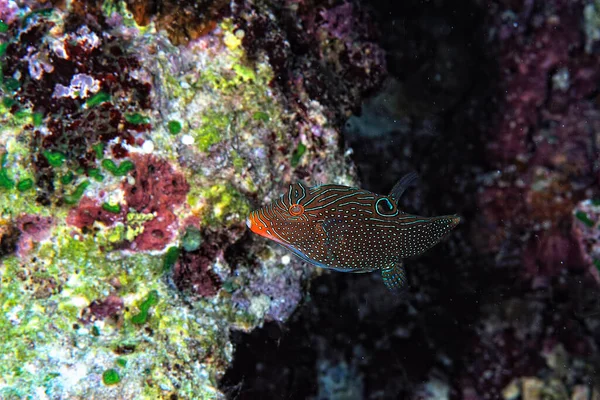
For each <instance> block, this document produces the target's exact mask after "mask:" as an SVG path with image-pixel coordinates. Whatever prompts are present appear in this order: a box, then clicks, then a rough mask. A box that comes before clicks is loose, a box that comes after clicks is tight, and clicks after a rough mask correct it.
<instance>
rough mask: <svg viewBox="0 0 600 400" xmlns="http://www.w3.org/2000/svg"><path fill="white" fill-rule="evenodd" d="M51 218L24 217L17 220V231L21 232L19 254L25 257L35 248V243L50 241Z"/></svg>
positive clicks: (18, 246)
mask: <svg viewBox="0 0 600 400" xmlns="http://www.w3.org/2000/svg"><path fill="white" fill-rule="evenodd" d="M52 222H53V220H52V218H51V217H42V216H39V215H29V214H27V215H22V216H20V217H19V218H17V220H16V226H17V229H19V231H20V232H21V234H20V236H19V242H18V244H17V253H18V255H19V256H21V257H22V256H24V255H25V254H27V252H29V251H30V250H31V249H32V248H33V244H34V243H38V242H41V241H42V240H46V239H48V237H49V236H50V227H51V226H52Z"/></svg>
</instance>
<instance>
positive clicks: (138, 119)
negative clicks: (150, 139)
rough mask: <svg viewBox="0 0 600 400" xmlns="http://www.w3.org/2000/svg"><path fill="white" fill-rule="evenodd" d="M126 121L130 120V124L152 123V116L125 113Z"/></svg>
mask: <svg viewBox="0 0 600 400" xmlns="http://www.w3.org/2000/svg"><path fill="white" fill-rule="evenodd" d="M125 121H127V122H129V123H130V124H134V125H141V124H148V123H150V118H148V117H146V116H144V115H142V114H140V113H133V114H125Z"/></svg>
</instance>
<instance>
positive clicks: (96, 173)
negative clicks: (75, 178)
mask: <svg viewBox="0 0 600 400" xmlns="http://www.w3.org/2000/svg"><path fill="white" fill-rule="evenodd" d="M88 175H89V176H90V178H94V179H95V180H97V181H98V182H102V181H103V180H104V175H102V172H100V170H99V169H98V168H92V169H90V170H89V171H88Z"/></svg>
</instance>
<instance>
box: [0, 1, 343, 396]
mask: <svg viewBox="0 0 600 400" xmlns="http://www.w3.org/2000/svg"><path fill="white" fill-rule="evenodd" d="M130 3H131V4H129V6H130V7H132V8H130V9H127V6H126V5H125V3H120V2H105V3H103V4H100V3H90V4H86V3H83V2H78V1H75V2H71V3H69V7H70V8H61V7H57V8H51V7H50V5H49V4H46V5H42V4H37V3H31V4H30V3H28V2H24V3H19V4H17V3H16V2H14V1H5V2H0V20H1V21H2V24H3V25H2V26H0V28H1V29H0V41H1V44H0V55H1V58H0V61H1V65H2V75H1V77H2V80H1V84H2V85H1V89H0V93H1V95H2V103H1V104H0V155H1V156H2V167H1V170H0V209H1V210H2V215H1V218H0V260H1V263H2V264H1V266H0V279H1V282H2V290H1V291H0V336H1V337H2V338H3V340H2V343H1V344H0V397H3V398H23V397H31V398H66V397H68V398H91V397H102V398H104V397H106V398H109V397H110V398H123V399H125V398H152V399H155V398H172V397H173V396H176V397H178V398H221V397H222V394H221V393H220V392H219V391H218V390H217V389H216V384H217V381H218V379H219V378H220V377H221V376H222V374H223V372H224V370H225V368H226V367H227V366H228V365H229V363H230V361H231V359H232V350H233V349H232V345H231V343H230V341H229V332H230V329H241V330H246V331H248V330H252V329H253V328H254V327H256V326H259V325H261V324H262V323H263V322H264V321H265V320H277V321H284V320H285V319H286V318H287V317H288V316H289V315H290V314H291V312H293V310H294V309H295V307H296V306H297V305H298V303H299V302H300V300H301V298H302V296H303V287H304V285H303V284H302V282H303V281H304V280H306V279H307V278H308V277H309V272H308V270H305V269H304V267H303V266H302V265H301V263H300V262H298V261H297V260H295V259H293V260H289V259H287V260H286V261H287V262H286V263H285V264H286V265H283V263H282V261H281V260H282V258H281V257H282V256H283V255H284V254H283V253H282V252H280V250H278V249H275V250H271V249H270V248H269V247H268V244H266V243H263V242H258V241H257V242H250V241H248V240H247V239H246V238H245V237H244V232H245V226H244V218H245V214H246V212H247V210H248V209H249V208H250V204H255V203H263V202H264V201H267V200H269V199H272V196H276V195H278V193H279V191H280V190H279V189H280V187H282V186H283V185H285V184H286V183H287V182H289V181H291V180H295V179H298V178H303V177H306V176H308V175H310V176H312V177H314V178H315V179H321V180H327V181H339V182H340V183H349V182H352V181H353V179H354V177H353V175H352V173H351V171H350V170H349V168H348V167H347V165H346V163H345V161H344V159H343V157H342V156H341V155H340V154H339V153H338V152H337V150H336V149H337V133H336V132H335V131H334V130H333V129H331V128H330V127H328V122H327V121H328V117H327V116H326V115H325V114H324V113H323V110H322V107H321V106H320V104H319V103H318V102H317V101H316V100H314V99H307V102H308V104H309V106H308V107H307V108H303V109H302V113H303V116H302V117H299V114H298V113H299V108H297V107H298V106H297V105H294V103H291V105H290V103H288V101H289V99H288V98H287V97H286V96H284V95H283V94H282V93H281V92H280V91H279V89H278V87H277V86H276V85H273V80H274V74H273V67H272V64H270V63H269V62H268V61H269V60H268V58H267V57H266V55H265V54H264V53H261V52H256V49H254V52H253V56H252V60H250V59H249V58H248V57H247V55H246V52H245V49H244V47H243V46H242V41H243V40H244V35H245V32H244V30H242V29H241V27H240V24H238V23H237V22H234V21H236V20H237V21H245V23H246V24H249V23H250V22H251V18H252V17H251V16H250V15H245V16H236V17H235V18H229V17H227V16H226V15H228V14H229V13H230V10H229V9H228V7H229V6H228V5H224V4H220V5H219V4H218V3H215V4H214V5H211V7H209V10H210V12H207V13H206V14H205V15H204V16H201V17H200V16H196V17H194V18H198V21H201V24H200V28H199V30H196V31H194V32H186V31H185V30H183V29H182V27H184V26H186V24H187V23H186V22H185V21H184V20H178V18H179V16H178V14H177V13H176V12H174V13H172V14H171V13H167V12H164V10H163V12H161V13H158V14H157V15H154V13H153V12H152V10H144V9H143V7H142V3H141V2H130ZM139 7H142V8H139ZM182 7H183V8H186V7H188V6H186V5H183V6H182ZM188 8H189V7H188ZM129 11H132V12H133V14H130V12H129ZM173 21H175V22H177V23H176V24H175V26H179V28H177V29H174V30H170V31H168V32H167V34H168V37H167V36H166V35H165V32H164V31H162V30H161V28H163V27H169V26H171V24H172V22H173ZM136 22H137V23H139V24H141V25H143V26H141V25H137V24H136ZM177 24H180V25H177ZM236 24H237V25H236ZM176 45H179V46H178V47H177V46H176ZM304 113H306V114H304ZM302 118H304V120H302ZM301 120H302V121H301ZM315 127H318V128H319V129H316V130H315V129H314V128H315ZM298 131H299V132H300V134H297V133H296V132H298ZM313 132H317V133H318V134H317V133H314V134H313ZM299 149H302V150H301V151H300V150H299Z"/></svg>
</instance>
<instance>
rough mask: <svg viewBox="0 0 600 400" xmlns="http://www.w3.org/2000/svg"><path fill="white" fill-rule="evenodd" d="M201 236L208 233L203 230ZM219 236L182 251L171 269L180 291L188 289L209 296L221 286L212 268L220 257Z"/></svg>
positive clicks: (199, 294)
mask: <svg viewBox="0 0 600 400" xmlns="http://www.w3.org/2000/svg"><path fill="white" fill-rule="evenodd" d="M202 235H203V236H206V235H210V233H208V232H206V231H205V232H203V233H202ZM214 239H216V240H214ZM219 241H220V240H219V238H218V237H215V238H213V240H204V241H203V242H202V245H201V246H200V248H199V249H198V250H196V251H193V252H187V251H184V252H182V253H181V255H180V256H179V259H178V260H177V262H176V263H175V266H174V269H173V280H174V281H175V284H176V285H177V287H178V288H179V290H181V291H189V292H191V293H192V294H195V295H197V296H200V297H211V296H214V295H215V294H217V292H218V291H219V289H220V288H221V279H220V278H219V276H218V275H217V274H216V273H215V272H214V271H213V270H212V266H213V264H214V263H215V261H216V260H217V258H218V257H222V254H221V253H222V250H221V248H220V246H219Z"/></svg>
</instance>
